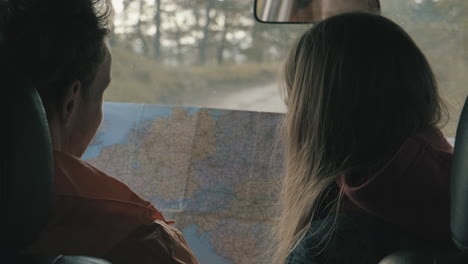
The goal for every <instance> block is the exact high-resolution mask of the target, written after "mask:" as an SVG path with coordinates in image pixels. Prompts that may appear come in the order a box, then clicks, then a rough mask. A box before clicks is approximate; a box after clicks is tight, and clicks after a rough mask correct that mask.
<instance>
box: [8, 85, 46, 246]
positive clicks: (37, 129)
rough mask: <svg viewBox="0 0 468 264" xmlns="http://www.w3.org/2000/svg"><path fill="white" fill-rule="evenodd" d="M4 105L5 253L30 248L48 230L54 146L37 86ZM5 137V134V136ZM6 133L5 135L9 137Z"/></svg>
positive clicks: (10, 97) (11, 97)
mask: <svg viewBox="0 0 468 264" xmlns="http://www.w3.org/2000/svg"><path fill="white" fill-rule="evenodd" d="M6 98H7V99H6V100H5V99H4V100H2V101H6V102H2V108H3V107H5V109H2V115H4V116H5V117H6V118H4V119H3V120H2V121H1V122H2V130H4V131H5V130H6V133H5V134H6V137H5V138H2V140H3V142H4V144H3V146H5V148H3V149H2V152H3V153H2V161H1V171H0V173H1V181H0V210H2V214H1V216H0V219H1V220H0V221H1V226H0V229H1V231H0V233H1V234H2V235H1V236H0V237H1V251H7V252H15V251H18V250H20V249H22V248H24V247H26V246H28V245H29V244H30V243H31V242H33V241H34V239H36V238H37V236H38V235H39V233H40V231H41V230H42V228H43V227H44V225H45V223H46V221H47V216H48V212H49V207H50V202H51V198H52V180H53V178H52V175H53V167H52V146H51V141H50V135H49V128H48V124H47V118H46V115H45V111H44V108H43V106H42V102H41V99H40V97H39V95H38V93H37V91H36V90H35V89H33V88H30V89H18V90H15V91H14V92H11V94H8V95H7V96H6ZM2 134H3V133H2ZM5 134H4V135H5Z"/></svg>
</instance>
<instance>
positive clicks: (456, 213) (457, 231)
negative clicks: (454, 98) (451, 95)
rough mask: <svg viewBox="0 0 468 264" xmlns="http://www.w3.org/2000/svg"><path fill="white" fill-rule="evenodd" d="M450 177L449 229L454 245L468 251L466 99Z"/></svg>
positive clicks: (467, 116) (467, 118)
mask: <svg viewBox="0 0 468 264" xmlns="http://www.w3.org/2000/svg"><path fill="white" fill-rule="evenodd" d="M455 140H456V142H455V150H454V159H453V165H452V176H451V181H452V183H451V216H450V229H451V231H452V239H453V241H454V243H455V245H456V246H457V247H458V248H459V249H460V250H462V251H468V98H467V100H466V101H465V106H464V107H463V110H462V113H461V116H460V121H459V122H458V128H457V137H456V139H455Z"/></svg>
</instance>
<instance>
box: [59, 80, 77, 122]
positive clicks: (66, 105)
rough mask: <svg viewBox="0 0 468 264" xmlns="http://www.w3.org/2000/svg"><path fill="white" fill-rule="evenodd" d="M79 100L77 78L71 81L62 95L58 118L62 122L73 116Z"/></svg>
mask: <svg viewBox="0 0 468 264" xmlns="http://www.w3.org/2000/svg"><path fill="white" fill-rule="evenodd" d="M80 100H81V82H80V81H78V80H75V81H73V82H72V83H71V84H70V85H68V86H67V87H66V92H65V95H64V97H63V101H62V105H61V107H60V119H61V121H62V122H64V123H68V121H69V120H70V119H71V117H72V116H73V113H74V112H75V111H76V108H77V106H78V105H79V103H80Z"/></svg>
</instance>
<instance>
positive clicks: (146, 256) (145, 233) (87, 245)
mask: <svg viewBox="0 0 468 264" xmlns="http://www.w3.org/2000/svg"><path fill="white" fill-rule="evenodd" d="M54 167H55V179H54V180H55V182H54V192H55V195H54V199H53V205H52V209H51V212H50V216H49V220H48V224H47V226H46V227H45V229H44V230H43V232H42V234H41V236H40V237H39V239H38V240H37V241H36V242H35V243H34V244H33V245H32V246H31V247H30V248H28V250H27V251H28V252H31V253H39V254H51V255H56V254H57V255H58V254H63V255H83V256H94V257H100V258H104V259H107V260H109V261H111V262H112V263H114V264H116V263H180V264H182V263H198V261H197V260H196V258H195V256H194V254H193V252H192V251H191V250H190V248H189V247H188V245H187V243H186V241H185V239H184V237H183V235H182V233H181V232H180V231H178V230H177V229H175V228H173V227H171V226H169V224H171V222H168V221H166V220H165V219H164V217H163V215H162V214H161V213H160V212H159V211H158V210H157V209H156V208H155V207H154V206H153V205H152V204H151V203H150V202H148V201H146V200H145V199H143V198H142V197H140V196H139V195H137V194H136V193H134V192H133V191H132V190H130V188H128V187H127V186H126V185H125V184H123V183H122V182H120V181H118V180H117V179H114V178H112V177H110V176H108V175H107V174H105V173H104V172H102V171H100V170H98V169H96V168H94V167H93V166H91V165H89V164H88V163H86V162H84V161H82V160H80V159H79V158H77V157H74V156H72V155H70V154H67V153H62V152H58V151H55V152H54Z"/></svg>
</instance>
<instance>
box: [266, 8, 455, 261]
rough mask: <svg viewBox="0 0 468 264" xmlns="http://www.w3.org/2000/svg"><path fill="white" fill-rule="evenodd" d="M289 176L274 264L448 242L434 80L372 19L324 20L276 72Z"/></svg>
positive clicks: (445, 163)
mask: <svg viewBox="0 0 468 264" xmlns="http://www.w3.org/2000/svg"><path fill="white" fill-rule="evenodd" d="M284 78H285V92H286V104H287V107H288V112H287V114H286V117H285V120H284V132H285V143H286V164H285V165H286V175H285V179H284V182H283V188H282V194H281V207H280V208H281V213H280V217H279V220H278V223H277V226H276V232H275V234H276V235H277V239H276V241H280V242H278V244H277V245H276V246H275V252H276V254H275V256H274V261H275V262H277V263H285V262H286V263H377V262H379V261H380V260H381V259H382V258H383V257H385V255H387V254H390V253H392V252H394V251H396V250H398V249H430V248H432V247H437V248H440V247H445V246H447V247H449V246H450V242H449V241H450V239H449V236H450V233H449V218H448V217H449V169H450V164H451V159H452V147H451V146H450V144H449V143H448V142H447V141H446V140H445V138H444V136H443V135H442V133H441V131H440V130H439V129H438V128H437V127H438V125H439V123H440V121H441V119H443V116H444V114H445V112H446V110H445V107H444V106H443V104H442V102H441V100H440V97H439V94H438V90H437V84H436V80H435V77H434V74H433V72H432V70H431V68H430V66H429V64H428V62H427V60H426V58H425V57H424V55H423V54H422V52H421V51H420V50H419V48H418V47H417V46H416V44H415V43H414V42H413V41H412V39H411V38H410V37H409V36H408V34H407V33H405V31H404V30H403V29H402V28H400V27H399V26H398V25H396V24H395V23H393V22H392V21H390V20H388V19H386V18H384V17H381V16H379V15H373V14H367V13H347V14H341V15H338V16H334V17H331V18H329V19H326V20H324V21H322V22H320V23H318V24H317V25H315V26H314V27H313V28H311V29H310V30H309V31H307V32H306V33H305V34H304V35H303V36H302V37H301V38H300V39H299V41H298V42H297V44H296V45H295V46H294V47H293V49H292V50H291V52H290V54H289V58H288V59H287V62H286V64H285V69H284Z"/></svg>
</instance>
